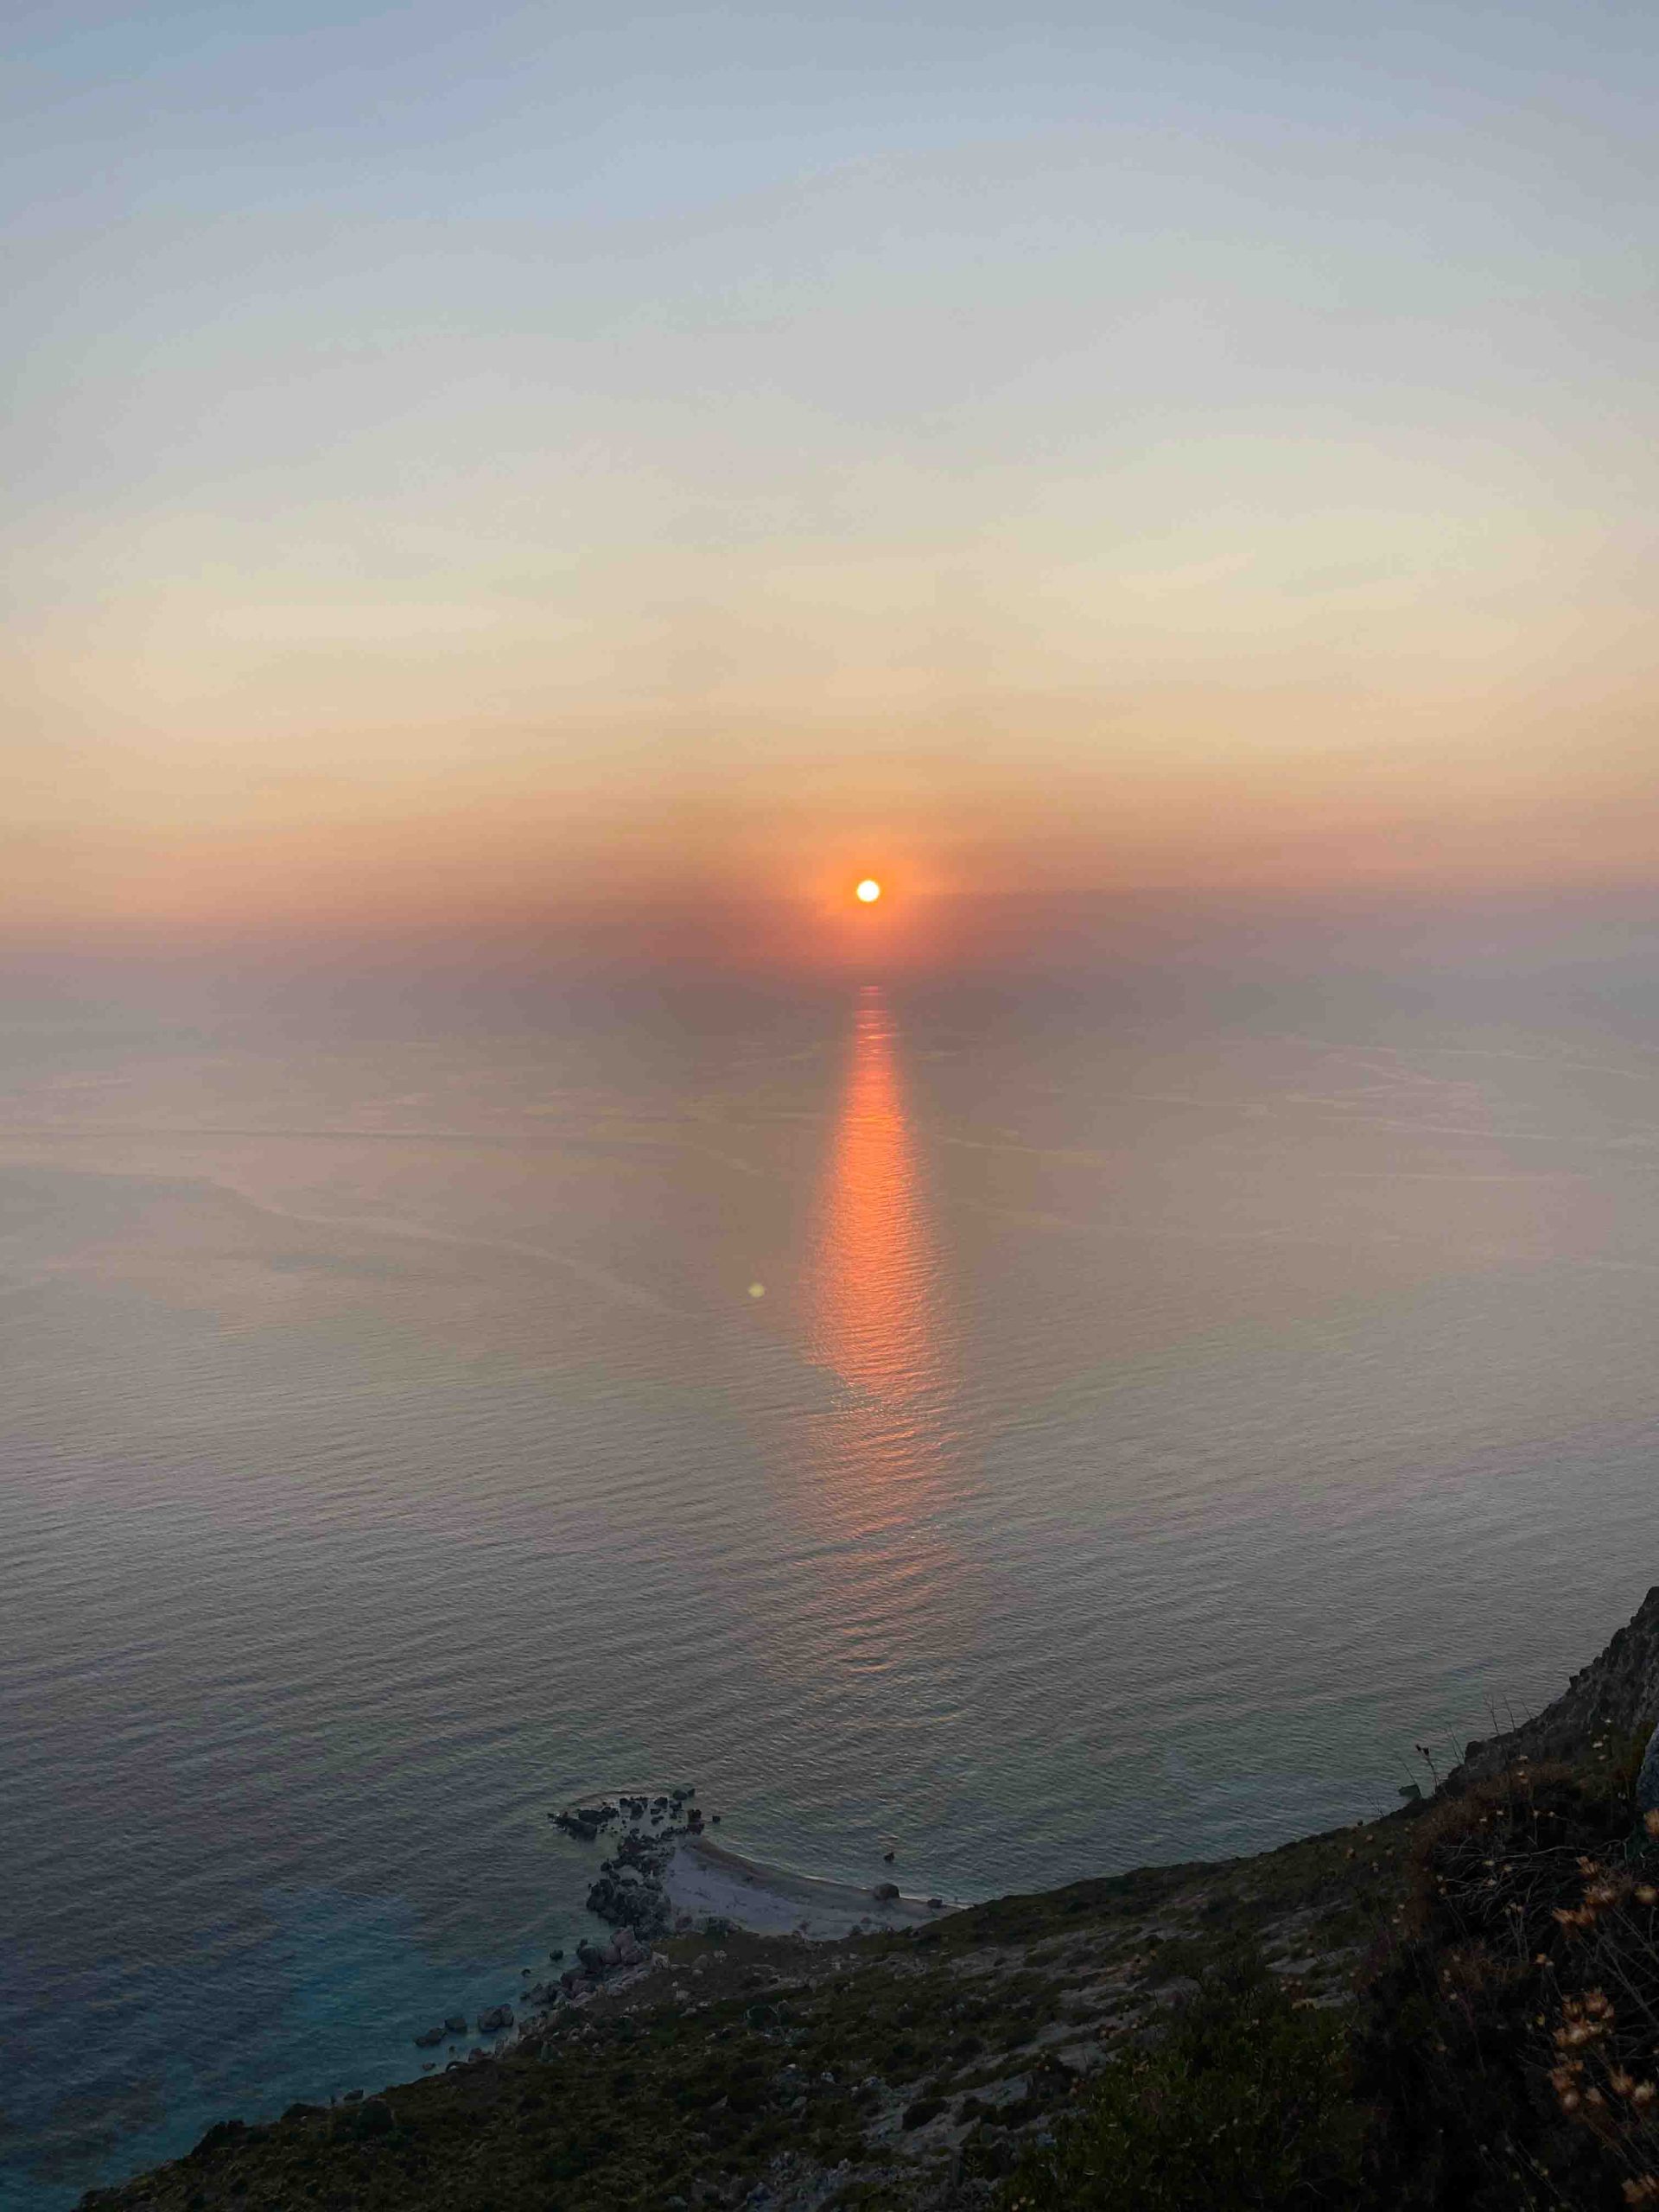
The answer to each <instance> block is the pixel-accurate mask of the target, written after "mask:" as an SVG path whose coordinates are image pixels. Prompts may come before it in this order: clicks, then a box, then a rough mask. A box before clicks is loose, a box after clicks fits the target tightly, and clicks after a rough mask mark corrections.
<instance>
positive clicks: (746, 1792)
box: [0, 988, 1659, 2212]
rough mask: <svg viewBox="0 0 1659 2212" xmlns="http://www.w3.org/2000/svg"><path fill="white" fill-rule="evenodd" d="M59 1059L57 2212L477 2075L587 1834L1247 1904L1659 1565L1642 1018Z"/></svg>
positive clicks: (18, 1831) (2, 2182) (45, 1417)
mask: <svg viewBox="0 0 1659 2212" xmlns="http://www.w3.org/2000/svg"><path fill="white" fill-rule="evenodd" d="M383 1028H385V1025H383ZM1655 1041H1656V1042H1659V1039H1656V1040H1655ZM3 1052H4V1058H3V1061H0V1313H3V1316H4V1325H5V1333H4V1344H5V1373H4V1380H5V1402H6V1425H5V1431H6V1433H5V1447H4V1465H3V1481H0V1560H3V1562H4V1584H5V1589H4V1603H3V1606H0V1668H3V1684H4V1699H3V1708H0V1804H3V1806H4V1808H5V1811H4V1843H5V1866H6V1872H7V1880H6V1884H5V1887H4V1893H3V1896H0V1941H3V1973H0V2039H3V2043H4V2046H5V2049H6V2050H7V2052H8V2063H7V2067H6V2070H5V2073H4V2075H3V2078H0V2116H3V2124H0V2161H3V2164H0V2202H3V2203H4V2204H6V2205H7V2206H16V2207H18V2208H28V2212H48V2209H49V2208H54V2207H59V2206H64V2205H67V2204H70V2203H73V2201H74V2199H75V2197H76V2196H78V2194H79V2191H80V2190H82V2189H84V2188H85V2187H86V2186H87V2185H89V2184H90V2183H92V2182H94V2181H98V2180H107V2179H111V2178H114V2177H118V2176H119V2175H120V2174H122V2173H124V2172H126V2171H130V2170H132V2169H133V2168H134V2167H135V2166H137V2165H138V2164H143V2163H145V2162H147V2161H149V2160H150V2159H152V2158H156V2157H159V2156H162V2155H166V2154H168V2153H169V2152H174V2151H176V2150H178V2149H181V2148H182V2147H185V2146H186V2145H188V2143H189V2142H190V2141H192V2140H193V2139H194V2137H195V2135H196V2134H198V2133H200V2130H201V2128H202V2127H203V2126H206V2125H207V2123H208V2122H209V2121H210V2120H213V2119H214V2118H217V2117H219V2116H222V2115H223V2114H225V2113H227V2112H230V2111H240V2112H242V2113H247V2114H253V2113H270V2112H272V2111H275V2110H279V2109H280V2108H281V2107H282V2106H283V2104H285V2103H286V2102H288V2101H290V2100H291V2099H292V2098H295V2097H298V2096H302V2095H303V2096H321V2095H327V2094H334V2093H339V2092H341V2091H343V2090H345V2089H346V2088H351V2087H354V2086H369V2085H372V2084H374V2083H376V2082H384V2081H386V2080H389V2079H394V2078H404V2077H406V2076H408V2075H411V2074H413V2073H414V2072H416V2070H417V2069H418V2066H419V2064H420V2063H421V2056H422V2055H421V2054H419V2053H417V2052H416V2051H415V2050H413V2048H412V2047H411V2044H410V2037H411V2036H412V2034H413V2033H414V2032H415V2031H416V2030H417V2029H418V2028H421V2027H423V2026H424V2025H426V2024H428V2022H429V2020H432V2019H435V2018H438V2017H440V2016H441V2015H442V2013H443V2012H446V2011H448V2010H450V2009H452V2008H454V2007H455V2006H457V2005H459V2006H461V2007H464V2008H465V2009H466V2010H467V2011H468V2012H470V2013H473V2014H475V2013H476V2012H477V2011H478V2010H479V2009H480V2007H481V2006H482V2005H486V2004H490V2003H494V2002H496V2001H498V2000H499V1999H503V1998H511V1996H512V1993H513V1992H514V1991H515V1990H516V1989H517V1988H518V1986H519V1985H520V1982H521V1979H522V1977H521V1969H522V1968H524V1967H531V1966H536V1967H539V1966H540V1965H541V1964H543V1963H544V1961H545V1959H546V1955H547V1952H548V1950H549V1949H550V1948H551V1947H554V1946H556V1945H559V1944H562V1943H563V1944H565V1945H569V1943H570V1942H572V1941H573V1940H574V1938H575V1936H576V1935H577V1934H578V1933H580V1932H581V1930H582V1928H583V1927H584V1926H585V1925H586V1924H587V1923H586V1922H585V1918H584V1916H583V1914H582V1908H581V1899H582V1895H583V1893H584V1891H585V1888H586V1884H587V1880H588V1858H590V1857H596V1856H597V1855H598V1853H597V1852H596V1851H595V1852H594V1853H588V1854H584V1853H582V1852H581V1851H579V1850H578V1849H577V1848H576V1847H573V1846H571V1845H569V1844H568V1843H566V1842H564V1841H563V1840H561V1839H559V1838H558V1837H557V1836H556V1834H554V1832H553V1830H552V1829H551V1827H550V1824H549V1822H548V1821H547V1819H546V1814H547V1812H548V1811H549V1810H550V1808H553V1807H555V1806H556V1805H557V1804H558V1803H560V1802H563V1801H564V1799H565V1798H566V1797H567V1796H569V1795H570V1794H572V1793H573V1792H576V1791H580V1790H582V1789H586V1788H588V1787H589V1786H592V1785H594V1784H600V1783H616V1782H626V1781H633V1780H642V1781H650V1782H653V1783H664V1784H666V1783H674V1782H677V1781H682V1780H692V1779H695V1780H696V1781H697V1782H698V1783H700V1784H701V1786H702V1792H703V1796H704V1800H705V1802H706V1803H708V1804H709V1805H711V1806H716V1807H719V1808H721V1810H722V1812H723V1813H724V1815H725V1820H724V1822H723V1825H722V1829H721V1834H722V1836H723V1837H724V1838H725V1840H728V1841H731V1842H733V1843H735V1844H736V1845H738V1846H739V1847H742V1848H745V1849H747V1850H749V1851H751V1852H753V1853H757V1854H759V1855H762V1856H771V1857H773V1858H776V1859H781V1860H783V1861H784V1862H785V1863H787V1864H790V1865H792V1866H798V1867H800V1868H802V1869H804V1870H806V1871H810V1872H823V1873H826V1874H835V1875H844V1876H851V1877H854V1878H871V1879H874V1878H876V1870H877V1868H878V1867H880V1863H881V1862H880V1853H881V1851H882V1849H883V1848H884V1847H896V1848H897V1850H898V1853H899V1872H900V1873H901V1874H902V1875H903V1877H904V1878H905V1880H906V1886H912V1887H916V1888H920V1889H925V1890H929V1891H931V1890H939V1891H945V1892H948V1893H950V1894H953V1895H957V1896H962V1897H975V1896H982V1895H987V1894H991V1893H994V1892H995V1891H1001V1890H1006V1889H1009V1888H1014V1887H1021V1886H1025V1887H1029V1886H1033V1885H1040V1884H1046V1883H1052V1882H1056V1881H1059V1880H1062V1879H1065V1878H1067V1877H1069V1876H1071V1875H1075V1874H1077V1873H1081V1872H1091V1871H1096V1870H1099V1869H1102V1868H1109V1867H1114V1866H1126V1865H1129V1864H1133V1863H1135V1862H1136V1861H1138V1860H1144V1859H1158V1858H1173V1857H1186V1856H1192V1855H1199V1854H1206V1853H1223V1852H1230V1851H1236V1850H1243V1849H1249V1848H1252V1847H1257V1846H1261V1845H1263V1844H1268V1843H1271V1842H1274V1841H1276V1840H1281V1839H1282V1838H1284V1837H1286V1836H1288V1835H1290V1834H1294V1833H1297V1832H1300V1831H1302V1830H1305V1829H1307V1828H1309V1827H1318V1826H1319V1825H1321V1824H1327V1823H1332V1822H1336V1821H1343V1820H1347V1819H1352V1818H1355V1817H1357V1816H1359V1815H1362V1814H1364V1813H1368V1812H1370V1811H1373V1810H1376V1809H1377V1808H1380V1807H1382V1806H1383V1805H1386V1804H1387V1803H1389V1802H1393V1799H1394V1794H1395V1789H1397V1787H1398V1786H1399V1784H1400V1783H1402V1781H1404V1780H1406V1779H1408V1778H1409V1776H1410V1774H1411V1771H1412V1759H1413V1754H1412V1749H1411V1747H1412V1745H1413V1744H1414V1743H1417V1742H1427V1743H1433V1744H1436V1745H1447V1746H1451V1747H1452V1748H1455V1746H1456V1745H1459V1744H1460V1743H1461V1741H1462V1739H1463V1738H1465V1736H1466V1735H1468V1734H1470V1733H1471V1732H1478V1731H1479V1730H1481V1729H1483V1728H1484V1726H1485V1725H1486V1716H1487V1709H1488V1706H1489V1704H1490V1703H1492V1702H1496V1703H1497V1706H1498V1707H1503V1706H1505V1705H1506V1704H1508V1703H1510V1702H1513V1703H1515V1704H1517V1705H1518V1704H1523V1703H1525V1702H1527V1701H1529V1700H1541V1698H1543V1697H1544V1696H1547V1695H1548V1694H1552V1693H1553V1692H1554V1689H1555V1688H1558V1687H1559V1686H1560V1681H1561V1680H1562V1678H1563V1677H1564V1675H1565V1674H1566V1673H1567V1670H1568V1669H1570V1668H1571V1667H1573V1666H1574V1665H1577V1664H1578V1663H1580V1662H1582V1660H1584V1659H1585V1658H1586V1657H1587V1656H1589V1655H1590V1653H1591V1652H1592V1649H1595V1648H1596V1647H1597V1646H1599V1643H1601V1642H1602V1641H1603V1640H1604V1639H1605V1636H1606V1634H1607V1633H1608V1632H1609V1631H1610V1630H1611V1628H1612V1627H1613V1626H1615V1625H1616V1624H1618V1621H1619V1620H1621V1619H1623V1618H1624V1617H1625V1615H1626V1614H1627V1613H1628V1612H1629V1611H1630V1610H1631V1609H1632V1608H1633V1607H1634V1605H1635V1604H1636V1603H1637V1600H1638V1599H1639V1598H1640V1596H1641V1595H1642V1592H1643V1589H1644V1588H1645V1587H1646V1585H1647V1583H1648V1581H1649V1580H1652V1579H1654V1578H1653V1575H1652V1572H1651V1568H1652V1560H1653V1556H1654V1548H1653V1544H1652V1540H1651V1535H1650V1529H1651V1498H1652V1453H1653V1441H1654V1436H1655V1433H1656V1415H1659V1372H1656V1367H1655V1363H1654V1361H1653V1358H1652V1351H1651V1345H1652V1337H1653V1325H1652V1313H1653V1298H1654V1291H1655V1287H1656V1285H1659V1203H1656V1199H1659V1183H1656V1169H1659V1057H1656V1056H1655V1053H1654V1050H1653V1046H1652V1044H1650V1043H1649V1040H1648V1039H1646V1037H1645V1036H1644V1035H1643V1033H1642V1032H1641V1029H1640V1027H1639V1025H1637V1024H1635V1023H1628V1024H1626V1025H1625V1026H1624V1030H1623V1031H1622V1032H1621V1033H1618V1034H1614V1033H1611V1032H1610V1031H1609V1030H1608V1028H1607V1027H1606V1026H1605V1025H1604V1026H1603V1027H1602V1028H1601V1029H1599V1030H1597V1031H1592V1030H1591V1029H1589V1028H1587V1027H1584V1026H1582V1025H1580V1026H1577V1027H1571V1028H1569V1027H1567V1026H1565V1025H1564V1024H1563V1023H1562V1022H1561V1021H1560V1019H1559V1018H1558V1017H1556V1018H1551V1019H1549V1020H1545V1019H1539V1020H1536V1021H1535V1022H1533V1023H1531V1024H1525V1023H1517V1022H1516V1020H1515V1019H1514V1018H1513V1010H1512V1009H1511V1010H1510V1015H1509V1016H1508V1017H1507V1018H1506V1020H1505V1021H1504V1022H1503V1024H1502V1025H1500V1024H1498V1023H1497V1022H1496V1021H1494V1020H1482V1019H1479V1018H1478V1015H1477V1014H1471V1012H1470V1010H1469V1009H1468V1008H1467V1007H1463V1008H1461V1009H1459V1010H1458V1011H1457V1012H1456V1013H1455V1014H1452V1013H1447V1012H1445V1011H1442V1012H1440V1013H1439V1014H1429V1013H1427V1012H1425V1011H1424V1010H1422V1009H1421V1007H1420V1008H1418V1009H1416V1010H1414V1011H1404V1010H1402V1008H1401V1007H1399V1006H1394V1007H1389V1008H1387V1009H1384V1010H1382V1011H1374V1012H1373V1014H1371V1015H1370V1016H1369V1017H1365V1018H1361V1017H1358V1016H1356V1015H1351V1016H1350V1018H1349V1020H1348V1022H1347V1025H1346V1027H1344V1026H1343V1025H1340V1024H1333V1023H1332V1021H1331V1020H1330V1019H1329V1018H1328V1017H1325V1018H1324V1019H1321V1020H1315V1019H1313V1018H1312V1017H1311V1016H1310V1014H1309V1012H1308V1010H1307V1008H1306V1007H1304V1008H1303V1009H1302V1011H1301V1013H1300V1015H1299V1016H1298V1017H1297V1018H1296V1019H1295V1020H1291V1019H1288V1018H1287V1017H1286V1015H1285V1011H1284V1009H1283V1008H1278V1009H1275V1010H1274V1013H1273V1014H1272V1017H1271V1018H1267V1017H1264V1016H1263V1015H1262V1014H1261V1013H1260V1012H1259V1011H1258V1013H1257V1014H1255V1015H1253V1016H1251V1017H1250V1018H1249V1019H1246V1020H1241V1019H1239V1018H1238V1017H1237V1016H1236V1015H1235V1016H1233V1017H1232V1018H1230V1020H1227V1021H1225V1022H1222V1021H1220V1020H1206V1021H1199V1020H1195V1019H1192V1018H1186V1019H1182V1018H1179V1017H1178V1016H1176V1015H1174V1014H1163V1015H1160V1016H1159V1017H1158V1018H1156V1019H1154V1018H1152V1017H1151V1016H1150V1015H1148V1014H1147V1012H1146V1011H1145V1009H1144V1008H1142V1009H1141V1010H1139V1011H1138V1012H1136V1013H1135V1014H1133V1015H1128V1014H1126V1013H1125V1011H1124V1008H1123V1007H1122V1003H1121V1002H1118V1003H1114V1004H1108V1003H1107V1002H1106V1001H1104V1000H1102V1001H1099V1002H1095V1001H1091V1000H1090V999H1089V998H1088V997H1087V996H1086V995H1079V994H1078V993H1077V992H1076V991H1075V990H1070V991H1065V992H1060V991H1054V992H1050V993H1047V994H1045V993H1042V992H1039V991H1036V990H1031V991H1026V992H1023V993H1021V994H1020V995H1017V996H1014V995H1007V994H1001V993H990V992H986V991H968V990H958V991H956V992H947V991H944V990H934V991H931V992H921V991H912V992H910V993H908V994H905V993H900V992H898V991H896V990H893V989H887V990H885V991H883V990H879V989H875V988H868V989H865V990H862V991H857V990H854V991H849V992H845V993H842V994H839V995H837V994H834V993H823V994H819V995H815V996H811V997H810V998H801V999H793V998H788V997H785V996H783V995H779V994H776V993H773V994H770V995H764V996H762V995H757V994H748V995H741V994H736V993H733V992H727V993H724V994H719V995H716V994H714V993H707V994H702V995H695V994H686V993H679V994H665V993H664V992H662V991H654V992H644V991H641V992H639V993H637V994H633V995H629V994H622V993H619V994H615V995H613V996H612V997H611V998H610V999H609V1000H607V1001H604V1002H602V1003H601V1002H598V1001H595V1002H592V1003H588V1004H586V1005H582V1004H577V1003H575V1002H571V1003H569V1004H566V1005H564V1006H563V1007H558V1008H556V1009H555V1010H553V1011H550V1012H547V1013H545V1014H543V1015H542V1016H540V1017H538V1019H537V1020H536V1021H534V1022H530V1023H525V1022H520V1023H518V1024H517V1025H516V1026H514V1027H512V1028H511V1029H508V1028H505V1027H500V1028H496V1029H491V1028H488V1027H483V1026H480V1025H479V1024H476V1023H475V1024H474V1026H473V1027H470V1028H468V1029H464V1030H463V1029H462V1028H461V1027H459V1026H456V1027H453V1028H451V1029H449V1030H434V1028H433V1027H431V1025H427V1026H426V1027H425V1029H424V1033H422V1034H420V1035H418V1036H407V1035H400V1034H398V1033H397V1032H396V1030H395V1028H393V1029H391V1030H390V1031H389V1033H381V1034H378V1035H375V1036H372V1037H361V1036H359V1037H351V1036H347V1035H345V1034H334V1035H330V1034H329V1033H327V1031H326V1029H321V1028H315V1027H314V1028H313V1029H312V1030H310V1031H309V1032H307V1031H303V1030H296V1031H295V1032H293V1033H289V1034H288V1035H285V1036H278V1035H277V1034H274V1033H270V1034H264V1035H261V1034H259V1033H256V1032H254V1031H251V1030H250V1029H249V1028H247V1027H242V1028H240V1029H237V1030H231V1029H226V1030H224V1031H222V1032H220V1033H215V1034H211V1035H209V1034H201V1033H196V1034H188V1035H187V1034H184V1033H176V1032H175V1033H162V1032H159V1031H158V1032H156V1033H152V1034H136V1033H132V1032H131V1031H129V1032H128V1033H124V1034H121V1035H116V1034H114V1033H111V1032H100V1031H99V1030H96V1029H93V1028H87V1029H85V1030H82V1031H67V1030H65V1031H60V1032H56V1033H44V1032H41V1031H35V1032H30V1033H22V1032H19V1033H15V1034H12V1035H10V1036H9V1037H8V1039H6V1041H5V1044H4V1046H3ZM440 2056H442V2054H440Z"/></svg>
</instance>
